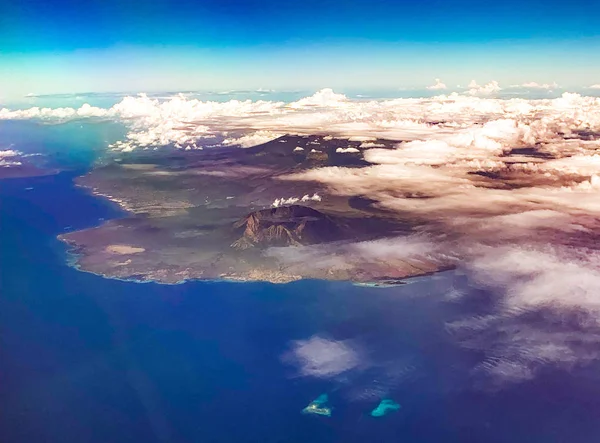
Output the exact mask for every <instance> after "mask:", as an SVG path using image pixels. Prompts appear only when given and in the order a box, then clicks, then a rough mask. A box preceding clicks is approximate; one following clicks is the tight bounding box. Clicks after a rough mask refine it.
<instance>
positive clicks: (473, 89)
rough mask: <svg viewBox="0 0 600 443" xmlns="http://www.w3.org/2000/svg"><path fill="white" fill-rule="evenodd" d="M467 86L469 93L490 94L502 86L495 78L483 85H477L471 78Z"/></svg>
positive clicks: (498, 90)
mask: <svg viewBox="0 0 600 443" xmlns="http://www.w3.org/2000/svg"><path fill="white" fill-rule="evenodd" d="M468 88H469V91H468V92H469V94H470V95H492V94H496V93H497V92H500V90H502V88H501V87H500V85H499V84H498V82H497V81H496V80H492V81H491V82H489V83H487V84H485V85H483V86H482V85H479V84H478V83H477V82H476V81H475V80H471V82H470V83H469V86H468Z"/></svg>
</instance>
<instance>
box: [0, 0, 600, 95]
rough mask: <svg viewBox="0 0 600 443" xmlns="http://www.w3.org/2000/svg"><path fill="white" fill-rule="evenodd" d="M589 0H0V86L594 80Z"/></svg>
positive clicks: (597, 74)
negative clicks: (489, 0) (495, 0)
mask: <svg viewBox="0 0 600 443" xmlns="http://www.w3.org/2000/svg"><path fill="white" fill-rule="evenodd" d="M599 13H600V2H597V1H594V0H587V1H586V0H574V1H571V2H568V3H565V2H558V1H553V0H551V1H547V0H546V1H541V0H535V1H525V2H523V1H517V0H507V1H503V2H481V1H473V0H460V1H441V0H421V1H414V2H406V1H383V0H318V1H317V0H304V1H302V2H291V1H282V0H262V1H257V0H246V1H233V0H195V1H194V0H175V1H168V0H155V1H151V2H149V1H146V0H144V1H139V0H125V1H117V0H89V1H85V2H82V1H76V0H56V1H52V2H48V1H46V0H21V1H19V2H12V1H9V0H0V97H6V96H9V97H10V96H22V95H25V94H28V93H34V94H51V93H75V92H109V91H110V92H122V91H126V92H139V91H178V90H228V89H257V88H269V89H278V90H283V89H288V90H298V89H303V90H311V89H312V90H314V89H320V88H324V87H333V88H335V89H336V90H342V91H343V90H345V89H346V90H347V89H365V90H370V89H378V88H379V89H402V88H417V89H418V88H421V89H425V88H426V87H427V86H432V85H434V84H435V79H436V78H439V79H440V83H443V84H444V85H446V86H447V88H448V89H451V88H455V87H457V85H461V87H465V86H466V85H467V84H468V83H469V82H470V81H471V80H473V79H475V80H477V82H478V83H480V84H486V83H488V82H490V81H492V80H495V81H498V82H499V83H500V84H501V85H519V84H526V83H531V82H536V83H538V84H548V85H550V84H554V83H555V82H556V83H557V84H558V85H560V86H561V87H565V88H570V89H577V88H585V87H587V86H591V85H594V84H598V83H600V60H598V58H597V57H595V56H594V54H598V53H599V51H600V31H598V28H597V24H596V23H595V21H594V18H595V17H598V14H599Z"/></svg>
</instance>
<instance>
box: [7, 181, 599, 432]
mask: <svg viewBox="0 0 600 443" xmlns="http://www.w3.org/2000/svg"><path fill="white" fill-rule="evenodd" d="M80 172H81V171H71V172H63V173H61V174H58V175H53V176H47V177H36V178H27V179H10V180H0V245H1V248H0V442H2V443H23V442H49V443H50V442H51V443H55V442H56V443H63V442H90V443H101V442H103V443H104V442H113V443H117V442H144V443H152V442H160V443H163V442H202V443H208V442H236V443H244V442H248V443H250V442H253V443H255V442H261V443H269V442H273V443H274V442H278V443H284V442H285V443H288V442H289V443H292V442H309V441H310V442H313V443H319V442H399V441H406V442H432V443H433V442H446V443H448V442H461V443H465V442H513V443H514V442H538V441H539V442H542V441H543V442H582V443H583V442H590V441H595V439H596V438H597V436H598V435H599V431H600V421H598V418H597V417H598V412H600V383H598V379H599V378H600V377H599V376H598V375H596V374H597V369H598V368H597V366H596V367H592V366H587V367H586V368H585V369H582V370H577V371H576V370H573V371H571V372H565V371H562V370H558V369H556V370H553V369H552V368H548V369H547V370H545V371H543V372H542V373H540V374H539V376H538V377H536V378H534V379H533V380H530V381H527V382H523V383H519V384H515V385H510V384H508V385H506V386H503V387H502V388H501V389H493V390H490V389H486V388H485V385H481V383H479V382H478V381H477V377H476V375H475V374H474V373H473V368H474V367H475V365H476V364H477V362H479V361H480V360H481V358H482V356H481V355H480V353H481V351H476V350H469V349H466V348H464V347H462V346H460V344H459V343H457V341H456V340H455V338H454V337H453V336H452V335H451V334H450V333H449V332H448V330H447V327H446V325H447V324H448V322H450V321H452V320H454V319H459V318H462V317H463V316H464V315H465V313H466V312H471V311H473V312H475V311H477V309H479V308H480V306H478V305H468V303H469V302H468V300H470V299H469V298H468V297H467V298H466V299H465V298H462V299H461V300H462V301H459V302H457V301H452V300H450V299H449V298H448V297H447V294H448V291H451V290H454V291H468V290H472V289H469V285H468V282H467V281H466V280H465V279H464V278H463V277H461V276H460V275H458V274H456V273H454V272H449V273H444V274H442V275H439V276H436V277H431V278H426V279H421V280H419V281H417V282H415V283H413V284H409V285H405V286H400V287H394V288H385V289H381V288H365V287H357V286H353V285H351V284H349V283H340V282H323V281H301V282H296V283H291V284H287V285H272V284H265V283H243V284H240V283H225V282H188V283H185V284H181V285H172V286H169V285H159V284H137V283H133V282H123V281H117V280H110V279H105V278H102V277H100V276H97V275H93V274H89V273H85V272H80V271H77V270H75V269H73V268H71V267H69V266H67V264H66V262H67V256H66V252H65V248H64V245H62V244H61V243H60V242H59V241H58V240H57V239H56V235H57V234H59V233H61V232H64V230H65V229H81V228H85V227H89V226H93V225H95V224H97V223H99V222H100V220H101V219H107V218H110V217H117V216H120V212H119V210H118V208H116V207H115V206H113V205H111V204H109V203H107V202H105V201H103V200H101V199H98V198H95V197H93V196H90V195H87V194H86V193H85V192H84V191H83V190H81V189H79V188H76V187H74V186H73V184H72V179H73V178H74V177H75V176H76V175H77V174H78V173H80ZM31 188H32V189H31ZM480 299H481V297H480V298H477V300H480ZM483 299H485V297H483ZM465 300H467V301H465ZM311 337H312V338H315V337H318V338H319V339H322V340H327V341H328V342H335V343H346V344H350V345H351V347H352V349H357V350H358V351H357V352H358V354H357V358H358V359H359V363H358V365H357V367H356V368H354V369H352V370H349V371H346V372H343V373H341V374H339V375H336V376H332V377H330V376H322V375H323V374H321V376H318V375H319V374H314V373H313V374H307V373H306V371H303V370H302V368H301V365H299V364H298V362H297V361H295V360H293V359H292V358H290V355H291V354H292V353H293V350H294V346H295V343H296V344H297V341H298V340H300V341H302V340H304V341H306V340H311ZM343 357H344V356H343V355H342V358H343ZM362 363H364V364H362ZM305 369H306V368H305ZM309 369H310V368H309ZM326 369H327V368H326ZM309 372H310V371H309ZM313 372H314V371H313ZM325 372H326V371H325ZM323 393H327V394H328V398H329V401H330V404H331V406H332V407H333V413H332V416H331V417H321V416H315V415H306V414H301V410H302V409H303V408H304V407H305V406H306V405H307V404H309V403H310V402H311V401H312V400H314V399H315V398H317V397H318V396H319V395H321V394H323ZM383 397H386V398H393V399H394V400H395V401H396V402H398V403H399V404H400V405H401V409H400V410H399V411H397V412H394V413H391V414H389V415H387V416H385V417H382V418H373V417H370V416H369V413H370V411H371V410H372V409H373V408H374V407H376V406H377V404H378V403H379V401H380V400H381V399H382V398H383Z"/></svg>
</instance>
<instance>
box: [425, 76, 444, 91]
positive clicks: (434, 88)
mask: <svg viewBox="0 0 600 443" xmlns="http://www.w3.org/2000/svg"><path fill="white" fill-rule="evenodd" d="M427 89H429V90H430V91H439V90H441V89H447V88H446V85H445V84H444V83H442V81H441V80H440V79H439V78H436V79H435V84H433V85H431V86H427Z"/></svg>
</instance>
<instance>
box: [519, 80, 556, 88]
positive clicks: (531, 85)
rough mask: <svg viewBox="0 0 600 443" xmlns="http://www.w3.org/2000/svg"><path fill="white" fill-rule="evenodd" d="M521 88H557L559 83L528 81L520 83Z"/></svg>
mask: <svg viewBox="0 0 600 443" xmlns="http://www.w3.org/2000/svg"><path fill="white" fill-rule="evenodd" d="M520 87H521V88H528V89H556V88H558V84H557V83H556V82H552V83H537V82H526V83H523V84H522V85H520Z"/></svg>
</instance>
